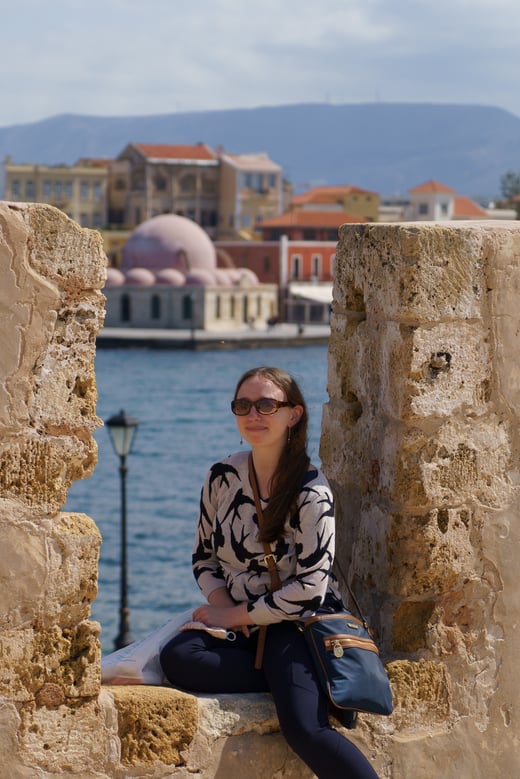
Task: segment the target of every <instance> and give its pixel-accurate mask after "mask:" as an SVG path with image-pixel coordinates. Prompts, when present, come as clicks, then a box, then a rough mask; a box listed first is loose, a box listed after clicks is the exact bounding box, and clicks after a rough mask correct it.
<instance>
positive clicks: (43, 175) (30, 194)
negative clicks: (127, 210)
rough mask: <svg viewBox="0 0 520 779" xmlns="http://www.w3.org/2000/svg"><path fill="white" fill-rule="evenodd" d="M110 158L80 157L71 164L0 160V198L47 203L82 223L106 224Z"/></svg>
mask: <svg viewBox="0 0 520 779" xmlns="http://www.w3.org/2000/svg"><path fill="white" fill-rule="evenodd" d="M109 166H110V160H105V159H99V160H96V159H82V160H78V162H77V163H76V164H75V165H34V164H26V163H14V162H13V161H12V159H11V158H10V157H6V158H5V160H4V162H3V164H2V175H1V179H2V181H3V192H2V193H1V194H2V198H3V199H4V200H10V201H13V202H23V203H48V204H49V205H52V206H56V207H57V208H59V209H60V210H61V211H63V212H64V213H65V214H67V216H69V217H70V218H71V219H73V220H74V221H75V222H77V223H78V224H80V225H81V226H82V227H90V228H94V229H100V228H102V227H104V226H105V225H106V219H107V209H108V170H109Z"/></svg>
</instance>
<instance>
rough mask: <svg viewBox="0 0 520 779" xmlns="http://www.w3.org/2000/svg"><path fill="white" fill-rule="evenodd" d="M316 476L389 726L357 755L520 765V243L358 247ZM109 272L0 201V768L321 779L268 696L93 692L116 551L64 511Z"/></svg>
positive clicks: (372, 229)
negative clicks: (381, 681) (333, 517)
mask: <svg viewBox="0 0 520 779" xmlns="http://www.w3.org/2000/svg"><path fill="white" fill-rule="evenodd" d="M336 276H337V278H336V283H335V292H334V295H335V301H334V316H333V323H332V335H331V343H330V350H329V395H330V402H329V403H328V404H327V406H326V407H325V409H324V426H323V437H322V452H321V455H322V460H323V463H324V468H325V470H326V472H327V474H328V475H329V478H330V479H331V482H332V484H333V486H334V488H335V491H336V495H337V499H338V553H339V555H340V557H341V558H342V559H343V561H344V563H345V566H346V565H348V563H349V562H350V563H351V565H350V568H349V570H350V573H351V577H352V584H353V586H354V588H355V590H356V592H357V594H358V596H359V599H360V601H361V602H362V604H363V606H364V608H365V609H366V611H367V613H368V614H369V616H370V620H371V623H372V624H373V626H374V627H375V628H376V629H377V631H378V633H379V635H380V637H381V641H382V646H383V649H384V653H385V655H386V659H387V661H388V670H389V673H390V676H391V679H392V684H393V689H394V693H395V702H396V710H395V713H394V714H393V715H392V716H391V717H389V718H380V717H369V716H361V717H360V725H359V727H358V729H357V730H356V731H353V732H351V733H349V734H348V735H349V737H350V738H352V739H353V740H354V741H356V742H357V743H358V744H359V745H360V746H361V748H362V749H363V750H364V751H365V752H366V753H367V754H368V755H369V757H370V758H371V760H372V762H373V764H374V766H375V767H376V768H377V770H378V772H379V774H380V776H381V779H435V778H436V777H443V779H455V777H457V779H480V777H482V779H484V777H486V779H490V777H491V779H494V778H495V779H498V777H503V776H505V777H510V776H515V775H516V774H517V773H518V772H519V769H520V751H519V750H518V749H517V742H518V734H519V729H518V712H517V709H516V708H515V705H514V704H515V702H516V700H517V699H518V694H519V690H518V687H519V682H517V676H516V673H515V670H516V668H515V661H516V658H517V655H518V650H519V649H520V647H519V639H518V636H517V632H516V629H515V626H516V624H517V621H518V617H519V611H520V609H519V603H518V601H519V599H520V588H519V587H518V586H517V585H518V576H517V573H516V572H517V560H516V555H517V550H518V536H519V529H518V524H519V523H518V520H517V515H518V506H517V503H518V498H517V493H518V483H519V481H520V467H519V457H518V454H519V441H518V437H519V433H518V419H517V416H518V411H517V409H518V408H519V407H520V406H519V400H520V398H519V393H520V374H519V370H518V362H517V339H518V332H519V329H520V306H518V303H517V298H518V290H519V288H520V226H517V225H516V223H511V224H505V223H496V224H494V223H473V224H468V223H464V224H443V225H435V224H417V223H414V224H413V225H368V226H366V225H365V226H359V225H356V226H348V227H345V228H343V230H342V235H341V244H340V247H339V251H338V259H337V274H336ZM104 279H105V257H104V254H103V251H102V247H101V239H100V237H99V235H98V234H97V233H95V232H90V231H86V230H83V229H81V228H80V227H79V226H78V225H77V224H75V223H74V222H72V221H70V220H69V219H68V218H67V217H66V216H64V215H63V214H62V213H61V212H60V211H57V210H56V209H53V208H51V207H47V206H38V205H27V206H26V205H19V204H9V203H0V332H1V338H0V586H1V592H2V598H1V599H0V755H1V757H2V770H3V772H4V775H5V776H8V777H9V779H51V777H57V776H69V777H76V778H77V779H114V778H115V779H126V778H127V777H128V778H130V777H148V778H149V779H166V778H167V777H168V778H169V777H179V779H188V777H192V776H193V775H196V776H198V777H200V779H243V776H244V775H247V776H248V777H249V778H250V779H257V778H258V779H260V777H261V778H262V779H265V778H266V777H273V779H275V778H276V779H292V778H293V777H294V779H297V777H298V779H304V778H305V777H310V774H309V771H308V770H307V769H306V768H305V767H304V766H302V764H301V762H300V761H299V760H298V759H297V758H296V757H295V756H294V755H293V753H292V752H291V751H290V750H289V748H288V747H287V745H286V744H285V742H284V740H283V738H282V737H281V735H280V733H279V730H278V723H277V721H276V716H275V713H274V709H273V705H272V702H271V700H270V697H269V696H267V695H263V696H262V695H251V696H238V697H233V696H218V697H210V696H198V697H194V696H190V695H186V694H183V693H181V692H178V691H175V690H172V689H169V688H151V687H139V688H136V687H106V688H101V686H100V646H99V640H98V635H99V625H97V624H96V623H94V622H92V621H90V619H89V617H90V604H91V603H92V600H93V599H94V598H95V596H96V591H97V560H98V552H99V547H100V542H101V539H100V536H99V532H98V530H97V528H96V526H95V524H94V522H93V521H92V520H91V519H89V518H88V517H86V516H85V515H83V514H70V513H67V512H63V511H62V510H61V509H62V507H63V506H64V503H65V500H66V495H67V490H68V488H69V486H70V484H71V483H72V481H73V480H75V479H79V478H84V477H85V476H88V475H89V474H90V473H91V471H92V469H93V467H94V465H95V461H96V449H95V443H94V440H93V437H92V433H93V431H94V430H95V429H96V427H97V426H98V425H99V424H100V420H98V418H97V416H96V409H95V403H96V386H95V376H94V368H93V365H94V354H95V339H96V334H97V332H98V329H99V327H100V325H101V322H102V319H103V304H104V299H103V296H102V294H101V291H100V290H101V288H102V286H103V284H104Z"/></svg>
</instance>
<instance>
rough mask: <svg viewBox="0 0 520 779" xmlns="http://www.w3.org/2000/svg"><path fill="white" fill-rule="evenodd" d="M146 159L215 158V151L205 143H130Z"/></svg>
mask: <svg viewBox="0 0 520 779" xmlns="http://www.w3.org/2000/svg"><path fill="white" fill-rule="evenodd" d="M132 145H133V146H134V147H135V148H136V149H138V150H139V151H140V152H141V154H142V155H143V156H144V157H146V158H148V159H156V160H158V159H161V160H215V159H216V155H215V153H214V152H213V151H212V150H211V149H210V148H209V146H206V144H205V143H197V144H191V145H189V144H180V145H172V144H167V143H135V144H132Z"/></svg>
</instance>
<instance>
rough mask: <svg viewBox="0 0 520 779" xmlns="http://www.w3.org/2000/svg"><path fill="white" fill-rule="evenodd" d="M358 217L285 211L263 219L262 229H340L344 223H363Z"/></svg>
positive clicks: (342, 214) (260, 225)
mask: <svg viewBox="0 0 520 779" xmlns="http://www.w3.org/2000/svg"><path fill="white" fill-rule="evenodd" d="M365 221H366V220H365V219H362V218H361V217H359V216H351V215H350V214H346V213H345V212H344V211H300V210H298V211H287V212H286V213H285V214H280V216H274V217H272V218H271V219H264V220H263V222H260V223H259V225H258V226H259V227H260V229H261V228H262V227H340V226H341V225H342V224H345V223H346V222H365Z"/></svg>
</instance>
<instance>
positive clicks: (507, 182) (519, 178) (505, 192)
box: [500, 170, 520, 201]
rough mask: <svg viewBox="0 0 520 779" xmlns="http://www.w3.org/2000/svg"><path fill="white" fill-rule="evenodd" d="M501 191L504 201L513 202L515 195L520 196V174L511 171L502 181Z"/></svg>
mask: <svg viewBox="0 0 520 779" xmlns="http://www.w3.org/2000/svg"><path fill="white" fill-rule="evenodd" d="M500 191H501V192H502V196H503V198H504V200H507V201H511V200H512V199H513V198H514V196H515V195H520V173H514V172H513V171H512V170H509V171H508V172H507V173H504V175H503V176H502V177H501V179H500Z"/></svg>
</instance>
